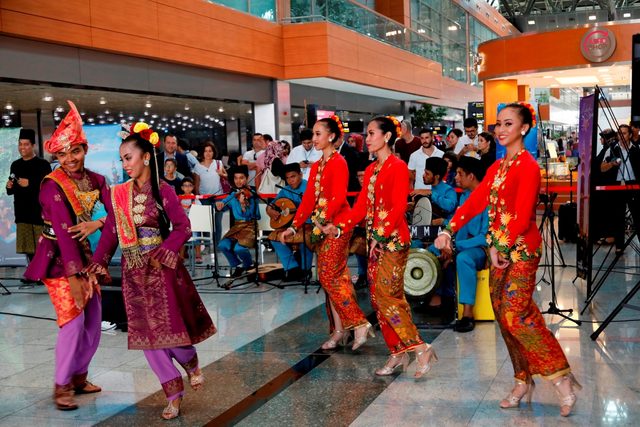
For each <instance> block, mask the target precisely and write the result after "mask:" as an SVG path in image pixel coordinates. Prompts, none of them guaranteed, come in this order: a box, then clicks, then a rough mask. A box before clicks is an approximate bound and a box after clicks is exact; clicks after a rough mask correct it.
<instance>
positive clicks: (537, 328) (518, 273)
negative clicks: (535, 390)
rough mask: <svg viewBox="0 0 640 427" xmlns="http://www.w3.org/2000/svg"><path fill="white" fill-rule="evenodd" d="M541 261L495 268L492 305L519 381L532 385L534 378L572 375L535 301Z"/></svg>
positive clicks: (491, 283)
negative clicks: (501, 268)
mask: <svg viewBox="0 0 640 427" xmlns="http://www.w3.org/2000/svg"><path fill="white" fill-rule="evenodd" d="M539 262H540V258H539V257H536V258H532V259H530V260H528V261H518V262H514V263H511V264H510V265H509V267H507V268H506V269H504V270H500V269H497V268H494V267H492V268H491V273H490V274H491V275H490V282H489V283H490V289H491V304H492V305H493V311H494V313H495V315H496V320H497V321H498V324H499V325H500V331H501V332H502V337H503V338H504V341H505V343H506V344H507V349H508V350H509V356H511V362H512V363H513V369H514V373H515V377H516V379H518V380H520V381H524V382H530V380H531V377H532V376H534V375H539V376H542V377H543V378H545V379H549V380H552V379H554V378H556V377H559V376H562V375H564V374H566V373H568V372H570V368H569V362H568V361H567V358H566V357H565V355H564V353H563V351H562V348H561V347H560V344H559V343H558V340H557V339H556V338H555V337H554V336H553V334H552V333H551V331H549V329H547V326H546V324H545V322H544V319H543V317H542V314H540V310H539V309H538V306H536V303H535V302H534V301H533V296H532V295H533V290H534V288H535V284H536V271H537V269H538V263H539Z"/></svg>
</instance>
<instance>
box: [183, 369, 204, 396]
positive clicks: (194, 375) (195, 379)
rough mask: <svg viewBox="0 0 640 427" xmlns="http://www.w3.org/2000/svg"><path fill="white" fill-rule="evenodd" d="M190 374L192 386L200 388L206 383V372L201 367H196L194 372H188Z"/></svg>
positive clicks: (196, 388) (195, 388)
mask: <svg viewBox="0 0 640 427" xmlns="http://www.w3.org/2000/svg"><path fill="white" fill-rule="evenodd" d="M187 375H188V376H189V384H191V388H192V389H194V390H196V391H197V390H200V389H201V388H202V386H203V385H204V374H203V373H202V371H201V370H200V368H196V369H195V370H194V371H192V372H187Z"/></svg>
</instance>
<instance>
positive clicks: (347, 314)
mask: <svg viewBox="0 0 640 427" xmlns="http://www.w3.org/2000/svg"><path fill="white" fill-rule="evenodd" d="M350 238H351V233H345V234H343V235H341V236H340V237H339V238H337V239H333V238H325V239H324V240H323V241H321V242H320V243H318V246H317V247H316V251H317V254H318V277H319V279H320V284H321V285H322V288H323V289H324V290H325V292H326V294H327V313H328V315H329V321H330V332H333V330H334V325H333V316H331V308H330V307H329V300H330V301H331V302H332V303H333V307H334V308H335V309H336V312H337V313H338V316H339V317H340V321H341V322H342V329H343V330H349V329H354V328H357V327H358V326H362V325H366V324H367V323H368V321H367V319H366V318H365V316H364V313H363V312H362V310H361V309H360V306H359V305H358V302H357V301H356V294H355V290H354V289H353V283H351V277H350V275H349V269H348V267H347V258H348V257H349V240H350Z"/></svg>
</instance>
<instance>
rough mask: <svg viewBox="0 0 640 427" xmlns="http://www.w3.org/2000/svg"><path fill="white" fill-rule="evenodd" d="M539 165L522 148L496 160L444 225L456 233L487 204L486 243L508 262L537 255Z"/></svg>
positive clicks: (539, 238)
mask: <svg viewBox="0 0 640 427" xmlns="http://www.w3.org/2000/svg"><path fill="white" fill-rule="evenodd" d="M539 193H540V168H539V166H538V163H537V162H536V160H535V159H534V158H533V156H532V155H531V154H530V153H529V152H528V151H525V150H522V151H520V152H519V153H518V154H516V155H515V156H514V157H513V159H512V160H510V161H508V162H507V161H506V160H505V159H501V160H498V161H496V162H495V163H494V164H493V165H491V167H490V168H489V170H488V171H487V174H486V176H485V177H484V180H483V181H482V183H480V185H479V186H478V187H477V188H476V189H475V190H474V191H473V192H472V193H471V195H470V196H469V198H468V199H467V201H466V202H465V204H464V205H462V206H460V207H459V208H458V210H457V211H456V213H455V215H454V216H453V218H452V219H451V222H450V223H449V226H448V228H449V229H450V230H451V231H453V232H456V231H458V230H459V229H460V228H461V227H462V226H464V225H465V224H466V223H467V222H468V221H469V220H470V219H471V218H473V217H474V216H476V215H477V214H479V213H480V212H482V211H483V210H484V209H485V208H486V207H487V206H489V233H488V234H487V243H488V244H489V245H491V246H494V247H495V248H496V249H498V251H500V252H501V253H502V254H504V255H505V256H507V257H509V259H510V260H511V261H512V262H517V261H526V260H528V259H531V258H534V257H536V256H539V255H540V244H541V242H542V238H541V237H540V232H539V231H538V227H537V225H536V205H537V203H538V194H539Z"/></svg>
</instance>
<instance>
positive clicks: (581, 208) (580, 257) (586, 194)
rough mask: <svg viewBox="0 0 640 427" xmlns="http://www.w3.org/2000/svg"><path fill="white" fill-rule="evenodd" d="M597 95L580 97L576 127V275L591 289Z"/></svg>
mask: <svg viewBox="0 0 640 427" xmlns="http://www.w3.org/2000/svg"><path fill="white" fill-rule="evenodd" d="M597 110H598V94H597V91H596V93H595V94H593V95H589V96H585V97H582V98H580V117H579V120H580V122H579V124H578V125H579V129H578V155H579V158H580V162H579V163H578V206H577V207H578V243H577V247H576V275H577V276H578V277H580V278H581V279H585V280H587V289H588V290H589V289H590V288H591V268H592V266H591V262H592V255H591V252H592V250H593V242H592V241H591V234H590V230H591V222H590V221H589V213H590V211H591V203H592V199H591V194H592V191H593V188H592V185H591V159H592V158H594V157H595V154H596V153H595V149H596V148H595V147H596V146H597V135H596V132H597V127H598V123H597V121H598V111H597Z"/></svg>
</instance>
